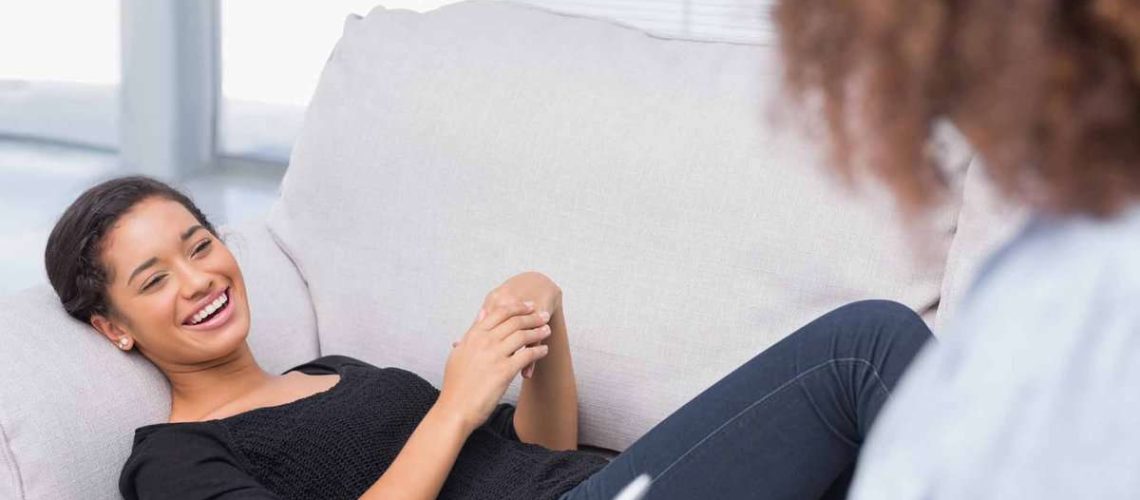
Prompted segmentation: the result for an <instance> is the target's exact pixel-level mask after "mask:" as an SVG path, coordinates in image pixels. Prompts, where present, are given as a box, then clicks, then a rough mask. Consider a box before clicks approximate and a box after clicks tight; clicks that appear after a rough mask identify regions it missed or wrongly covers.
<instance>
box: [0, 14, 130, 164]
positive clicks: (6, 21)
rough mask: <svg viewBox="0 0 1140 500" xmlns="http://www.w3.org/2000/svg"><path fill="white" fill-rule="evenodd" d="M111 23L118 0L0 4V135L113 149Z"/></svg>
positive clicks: (114, 27)
mask: <svg viewBox="0 0 1140 500" xmlns="http://www.w3.org/2000/svg"><path fill="white" fill-rule="evenodd" d="M61 13H66V15H61ZM119 30H120V17H119V0H36V1H35V2H11V3H7V4H5V5H4V6H3V7H0V46H3V47H4V50H3V51H0V135H5V136H14V137H30V138H37V139H46V140H51V141H57V142H67V143H76V144H80V145H85V146H92V147H96V148H100V149H112V150H113V149H116V148H117V147H118V85H119V74H120V64H119V61H120V55H119V54H120V50H119V40H120V37H119ZM63 40H69V41H70V43H61V41H63Z"/></svg>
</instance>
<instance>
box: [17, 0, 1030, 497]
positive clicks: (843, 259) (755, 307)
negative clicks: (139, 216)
mask: <svg viewBox="0 0 1140 500" xmlns="http://www.w3.org/2000/svg"><path fill="white" fill-rule="evenodd" d="M776 52H777V51H776V48H775V47H771V46H759V45H743V44H727V43H708V42H695V41H684V40H669V39H662V38H658V37H653V36H648V35H646V34H644V33H642V32H639V31H637V30H634V29H629V28H625V27H622V26H618V25H615V24H612V23H608V22H604V21H598V20H590V19H584V18H580V17H574V16H565V15H559V14H555V13H551V12H547V11H544V10H541V9H537V8H534V7H525V6H518V5H513V4H502V3H494V2H486V1H476V2H468V3H463V4H458V5H454V6H450V7H445V8H442V9H440V10H437V11H434V12H431V13H427V14H416V13H411V12H404V11H386V10H384V9H382V8H378V9H377V10H375V11H373V12H372V13H371V14H369V15H368V16H367V17H365V18H358V17H350V18H349V19H348V20H347V22H346V25H345V33H344V36H343V38H342V39H341V41H340V43H339V44H338V45H337V47H336V49H335V51H334V52H333V54H332V55H331V57H330V59H329V62H328V64H327V66H326V68H325V70H324V73H323V75H322V78H321V82H320V85H319V88H318V89H317V91H316V94H315V96H314V97H313V101H312V104H311V106H310V108H309V110H308V114H307V116H306V122H305V126H304V129H303V131H302V133H301V137H300V139H299V141H298V143H297V144H296V146H295V148H294V151H293V155H292V158H291V164H290V167H289V171H288V173H287V175H286V177H285V181H284V183H283V185H282V187H281V197H280V199H279V200H278V201H277V202H276V204H275V206H274V208H273V210H272V212H271V214H270V216H269V217H268V219H267V220H265V221H255V222H253V223H249V224H245V225H242V226H239V227H236V228H227V229H226V230H225V233H226V234H227V236H226V238H227V242H228V244H229V245H230V246H231V247H233V249H234V251H235V252H236V253H237V255H238V258H239V260H240V262H241V264H242V268H243V270H244V273H245V276H246V280H247V282H248V284H249V289H250V292H249V295H250V300H251V304H252V308H253V317H254V322H253V329H252V332H251V336H250V343H251V344H252V346H253V350H254V353H255V354H256V355H257V357H258V359H259V360H260V361H261V362H262V363H263V364H264V365H265V366H266V367H267V368H268V369H270V370H273V371H276V372H280V371H283V370H285V369H287V368H289V367H290V366H293V365H296V364H299V363H302V362H304V361H307V360H309V359H312V358H314V357H317V356H318V355H322V354H333V353H339V354H346V355H349V356H354V357H357V358H360V359H363V360H366V361H369V362H372V363H374V364H377V365H381V366H383V365H389V366H393V365H394V366H401V367H404V368H407V369H411V370H413V371H415V372H417V373H419V374H421V375H422V376H424V377H425V378H427V379H428V380H431V381H432V382H435V383H438V382H439V381H440V379H441V376H442V370H443V366H444V360H445V359H446V356H447V354H448V351H449V344H450V342H451V341H452V340H453V339H454V338H456V337H457V336H458V335H460V334H462V332H463V331H464V329H465V327H466V326H467V325H468V323H469V322H470V321H471V319H472V317H473V316H474V315H475V313H476V311H477V308H478V306H479V304H480V302H481V299H482V297H483V295H484V294H485V293H486V292H487V291H488V290H490V289H491V288H492V287H494V286H495V285H497V284H498V283H500V282H501V281H502V280H503V279H505V278H506V277H508V276H510V275H512V274H514V273H517V272H520V271H523V270H528V269H537V270H541V271H543V272H545V273H547V274H548V275H550V276H551V277H553V278H554V279H555V280H556V281H557V282H558V283H559V284H560V285H561V286H562V288H563V290H564V294H565V307H566V311H567V318H568V324H569V327H570V336H571V343H572V349H573V356H574V362H575V368H576V372H577V376H578V384H579V385H578V386H579V393H580V399H581V416H582V418H581V439H582V441H583V443H584V444H589V445H594V446H600V447H604V448H609V449H613V450H621V449H622V448H624V447H625V446H627V445H628V444H629V443H631V442H632V441H633V440H634V439H636V438H637V436H639V435H640V434H641V433H643V432H644V431H646V430H647V429H648V428H650V427H651V426H652V425H653V424H654V423H655V422H657V421H658V420H660V419H661V418H663V417H664V416H665V415H667V414H668V413H669V412H670V411H672V410H673V409H675V408H677V407H678V406H680V405H681V404H683V403H684V402H685V401H686V400H688V399H689V398H691V397H692V396H694V395H695V394H696V393H698V392H699V391H700V390H701V389H702V388H704V387H706V386H707V385H709V384H711V383H712V382H714V381H715V380H716V379H717V378H719V377H720V376H721V375H723V374H725V373H727V372H728V371H730V370H731V369H732V368H734V367H735V366H736V365H738V364H739V363H741V362H743V361H745V360H747V359H748V358H750V357H751V356H752V355H754V354H755V353H756V352H759V351H760V350H762V349H764V348H765V347H767V346H769V345H771V344H772V343H774V342H775V341H777V340H778V339H780V338H781V337H783V336H784V335H786V334H787V333H789V332H791V331H792V330H794V329H795V328H796V327H798V326H799V325H801V324H803V323H805V322H807V321H809V320H810V319H811V318H813V317H815V316H817V315H819V314H821V313H823V312H825V311H827V310H829V309H831V308H834V307H836V306H838V305H840V304H843V303H845V302H848V301H853V300H857V299H863V298H872V297H874V298H888V299H893V300H897V301H899V302H902V303H904V304H907V305H909V306H910V307H912V308H914V309H915V310H917V311H919V312H921V313H923V314H924V315H925V317H926V318H927V319H928V320H929V321H930V322H931V323H932V324H935V323H937V322H940V321H944V320H945V314H946V311H948V310H949V309H950V308H952V306H953V304H954V303H955V302H956V301H957V300H958V299H959V298H960V297H961V294H962V292H963V290H964V289H965V287H966V286H967V285H968V282H969V276H971V275H972V273H973V272H974V269H975V268H976V266H977V263H978V262H979V261H980V259H981V258H982V256H983V255H985V253H987V252H988V251H989V250H990V249H991V248H992V247H993V245H995V244H996V242H998V241H1000V240H1001V239H1003V238H1004V237H1005V236H1006V235H1007V234H1008V233H1009V231H1010V229H1011V228H1013V227H1016V225H1017V221H1018V220H1019V215H1018V214H1017V212H1016V210H1012V209H1009V208H1008V207H1004V206H1002V205H1000V204H994V203H993V202H992V196H991V194H990V193H989V192H988V190H987V188H986V187H985V186H986V183H985V179H984V175H983V174H982V173H981V171H980V170H979V169H978V167H977V166H976V165H973V164H972V162H971V158H970V156H969V155H968V154H965V153H964V152H963V150H962V149H961V148H960V146H959V145H954V143H953V141H951V142H950V143H948V144H949V145H948V146H946V147H945V149H946V151H945V152H944V154H945V155H946V157H947V158H948V159H949V160H948V162H947V165H948V166H949V170H948V171H949V173H950V174H951V177H952V178H953V179H955V181H954V183H955V186H956V189H955V191H954V192H953V193H952V195H951V196H949V197H948V198H947V200H946V203H945V204H944V205H942V206H940V207H938V208H937V209H936V210H934V211H933V212H932V214H931V215H930V217H928V218H927V219H926V220H925V221H924V222H923V223H921V224H916V225H914V226H911V227H910V228H909V229H908V227H907V226H904V225H903V224H902V223H901V218H900V215H899V213H898V211H897V210H896V209H895V208H894V206H893V204H892V203H891V202H890V198H889V197H888V196H887V195H886V193H885V192H884V191H883V190H882V189H881V188H877V187H875V186H863V187H862V188H860V189H858V190H855V191H850V190H847V189H845V188H844V187H843V186H842V185H841V183H840V182H839V181H838V180H837V179H836V178H834V177H833V176H832V175H830V174H828V173H827V172H826V170H825V169H824V168H823V167H822V165H823V161H822V158H823V155H822V154H821V153H820V151H821V150H822V148H821V146H820V145H819V144H818V143H814V142H811V141H809V140H806V139H805V138H804V134H803V132H802V128H800V127H798V126H797V125H796V122H795V120H793V119H790V118H795V115H794V114H788V113H780V112H778V110H779V109H780V107H779V104H780V103H781V102H782V100H781V99H782V97H781V94H780V88H779V81H780V77H781V69H780V68H781V67H780V63H779V59H778V57H777V53H776ZM963 200H965V203H963ZM60 208H61V210H62V208H63V207H60ZM939 315H942V317H941V318H940V317H939ZM0 336H2V337H3V344H2V348H0V498H5V499H9V498H11V499H28V500H32V499H35V500H41V499H44V500H46V499H53V500H55V499H68V498H85V499H103V498H117V497H118V491H117V488H116V485H117V478H118V471H119V468H120V466H121V464H122V462H123V460H125V458H126V456H127V455H128V453H129V450H130V447H131V438H132V434H133V430H134V428H135V427H137V426H140V425H144V424H149V423H154V422H159V421H163V419H165V418H166V416H167V411H168V397H169V393H168V388H167V386H166V383H165V381H164V379H163V378H162V376H161V374H160V373H159V372H158V371H156V370H155V369H154V368H153V367H152V366H151V365H150V364H149V363H147V362H146V361H145V360H144V359H142V358H141V357H139V355H138V354H137V353H130V354H123V353H121V352H119V351H118V350H117V349H115V348H114V347H113V346H112V345H111V344H110V343H108V342H106V341H105V340H103V339H102V338H100V337H98V336H97V335H96V334H94V333H93V332H92V331H91V330H90V329H89V328H88V327H86V326H85V325H81V324H78V323H77V322H75V321H73V320H71V319H70V318H69V317H68V316H66V314H65V313H64V312H63V311H62V309H61V308H60V307H59V305H58V303H57V302H56V300H55V297H54V294H53V293H52V292H51V290H50V288H49V287H47V286H46V285H44V286H40V287H37V288H33V289H31V290H27V291H24V292H21V293H17V294H14V295H11V296H8V297H4V298H0ZM517 389H518V387H517V385H516V386H514V387H513V388H512V389H511V391H510V392H509V393H508V399H510V398H513V397H515V395H516V394H517Z"/></svg>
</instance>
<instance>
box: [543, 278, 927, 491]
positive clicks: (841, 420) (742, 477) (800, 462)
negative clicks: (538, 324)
mask: <svg viewBox="0 0 1140 500" xmlns="http://www.w3.org/2000/svg"><path fill="white" fill-rule="evenodd" d="M930 338H931V334H930V330H929V329H928V328H927V327H926V324H925V323H923V322H922V320H921V319H920V318H919V317H918V316H917V315H916V314H915V313H914V312H913V311H911V310H910V309H909V308H907V307H906V306H903V305H900V304H897V303H894V302H889V301H882V300H870V301H862V302H855V303H852V304H848V305H846V306H843V307H840V308H839V309H836V310H834V311H832V312H829V313H827V314H825V315H824V316H822V317H820V318H819V319H816V320H815V321H812V322H811V323H809V324H807V325H806V326H804V327H803V328H800V329H799V330H797V331H796V332H795V333H793V334H791V335H789V336H788V337H786V338H785V339H783V340H782V341H780V342H778V343H776V344H775V345H773V346H772V347H771V348H769V349H767V350H765V351H764V352H762V353H760V354H759V355H757V356H755V357H754V358H752V359H751V360H749V361H748V362H746V363H745V364H744V365H742V366H740V367H739V368H737V369H736V370H734V371H733V372H732V373H730V374H728V376H726V377H724V378H723V379H721V380H720V381H719V382H717V383H716V384H714V385H713V386H712V387H710V388H708V389H707V390H705V391H704V392H702V393H701V394H700V395H698V396H697V397H696V398H694V399H693V400H692V401H689V402H688V403H686V404H685V405H684V406H682V407H681V408H680V409H678V410H677V411H676V412H674V413H673V414H672V415H670V416H669V417H668V418H666V419H665V420H663V421H662V422H661V423H660V424H658V425H657V426H656V427H654V428H653V429H651V430H650V431H649V432H648V433H646V434H645V436H642V438H641V439H639V440H638V441H637V442H635V443H634V444H632V445H631V446H630V447H629V448H628V449H627V450H626V451H625V452H623V453H622V454H621V455H619V456H618V457H617V458H615V459H614V461H613V462H611V463H610V464H609V465H607V466H606V467H605V468H603V469H602V470H600V471H598V472H597V473H595V474H594V475H593V476H591V477H590V478H588V479H586V480H585V481H583V482H582V483H581V484H579V485H578V486H577V487H575V488H574V489H572V490H571V491H569V492H567V493H566V494H565V495H564V496H563V498H564V499H566V500H603V499H604V500H609V499H611V498H613V496H614V495H615V494H616V493H617V492H618V491H620V490H621V488H622V487H623V486H624V485H625V484H627V483H628V482H629V481H631V480H632V479H633V478H635V477H636V476H638V475H639V474H642V473H647V474H649V475H650V476H651V477H652V478H653V484H652V486H651V487H650V490H649V495H648V497H647V498H649V499H674V498H676V499H691V498H725V499H731V498H773V499H776V498H789V499H805V498H820V497H821V496H824V495H825V494H826V495H827V496H828V497H842V496H843V495H844V494H845V492H846V482H847V481H849V480H850V476H851V474H850V472H851V470H852V468H853V466H854V463H855V457H856V455H857V454H858V452H859V446H860V445H861V443H862V442H863V439H864V438H865V437H866V436H867V433H868V431H869V430H870V427H871V424H872V423H873V422H874V421H875V416H876V415H877V414H878V412H879V409H880V408H881V407H882V406H883V403H884V402H885V401H886V399H887V397H888V395H889V394H890V391H891V389H892V388H894V387H895V384H896V383H897V382H898V380H899V378H900V377H901V375H902V373H903V371H904V370H905V369H906V367H907V365H909V364H910V362H911V360H912V359H913V358H914V356H915V354H917V353H918V351H919V349H920V348H921V347H922V346H923V345H924V344H925V343H926V341H927V340H929V339H930Z"/></svg>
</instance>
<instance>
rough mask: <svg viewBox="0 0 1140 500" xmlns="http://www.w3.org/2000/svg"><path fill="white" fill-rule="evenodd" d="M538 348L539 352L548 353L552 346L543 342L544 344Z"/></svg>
mask: <svg viewBox="0 0 1140 500" xmlns="http://www.w3.org/2000/svg"><path fill="white" fill-rule="evenodd" d="M538 350H539V352H541V353H543V354H546V353H548V352H550V346H548V345H546V344H543V345H540V346H538Z"/></svg>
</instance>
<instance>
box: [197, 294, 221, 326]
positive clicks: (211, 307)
mask: <svg viewBox="0 0 1140 500" xmlns="http://www.w3.org/2000/svg"><path fill="white" fill-rule="evenodd" d="M228 295H229V294H226V293H223V294H221V295H220V296H218V298H217V299H214V301H213V302H210V303H209V304H206V307H203V308H202V310H201V311H198V313H197V314H195V315H194V316H193V317H191V318H190V324H192V325H196V324H198V323H201V322H202V320H204V319H206V317H207V316H209V315H211V314H213V313H214V311H217V310H218V308H219V307H222V306H223V305H225V304H226V302H228V301H229V296H228Z"/></svg>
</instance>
